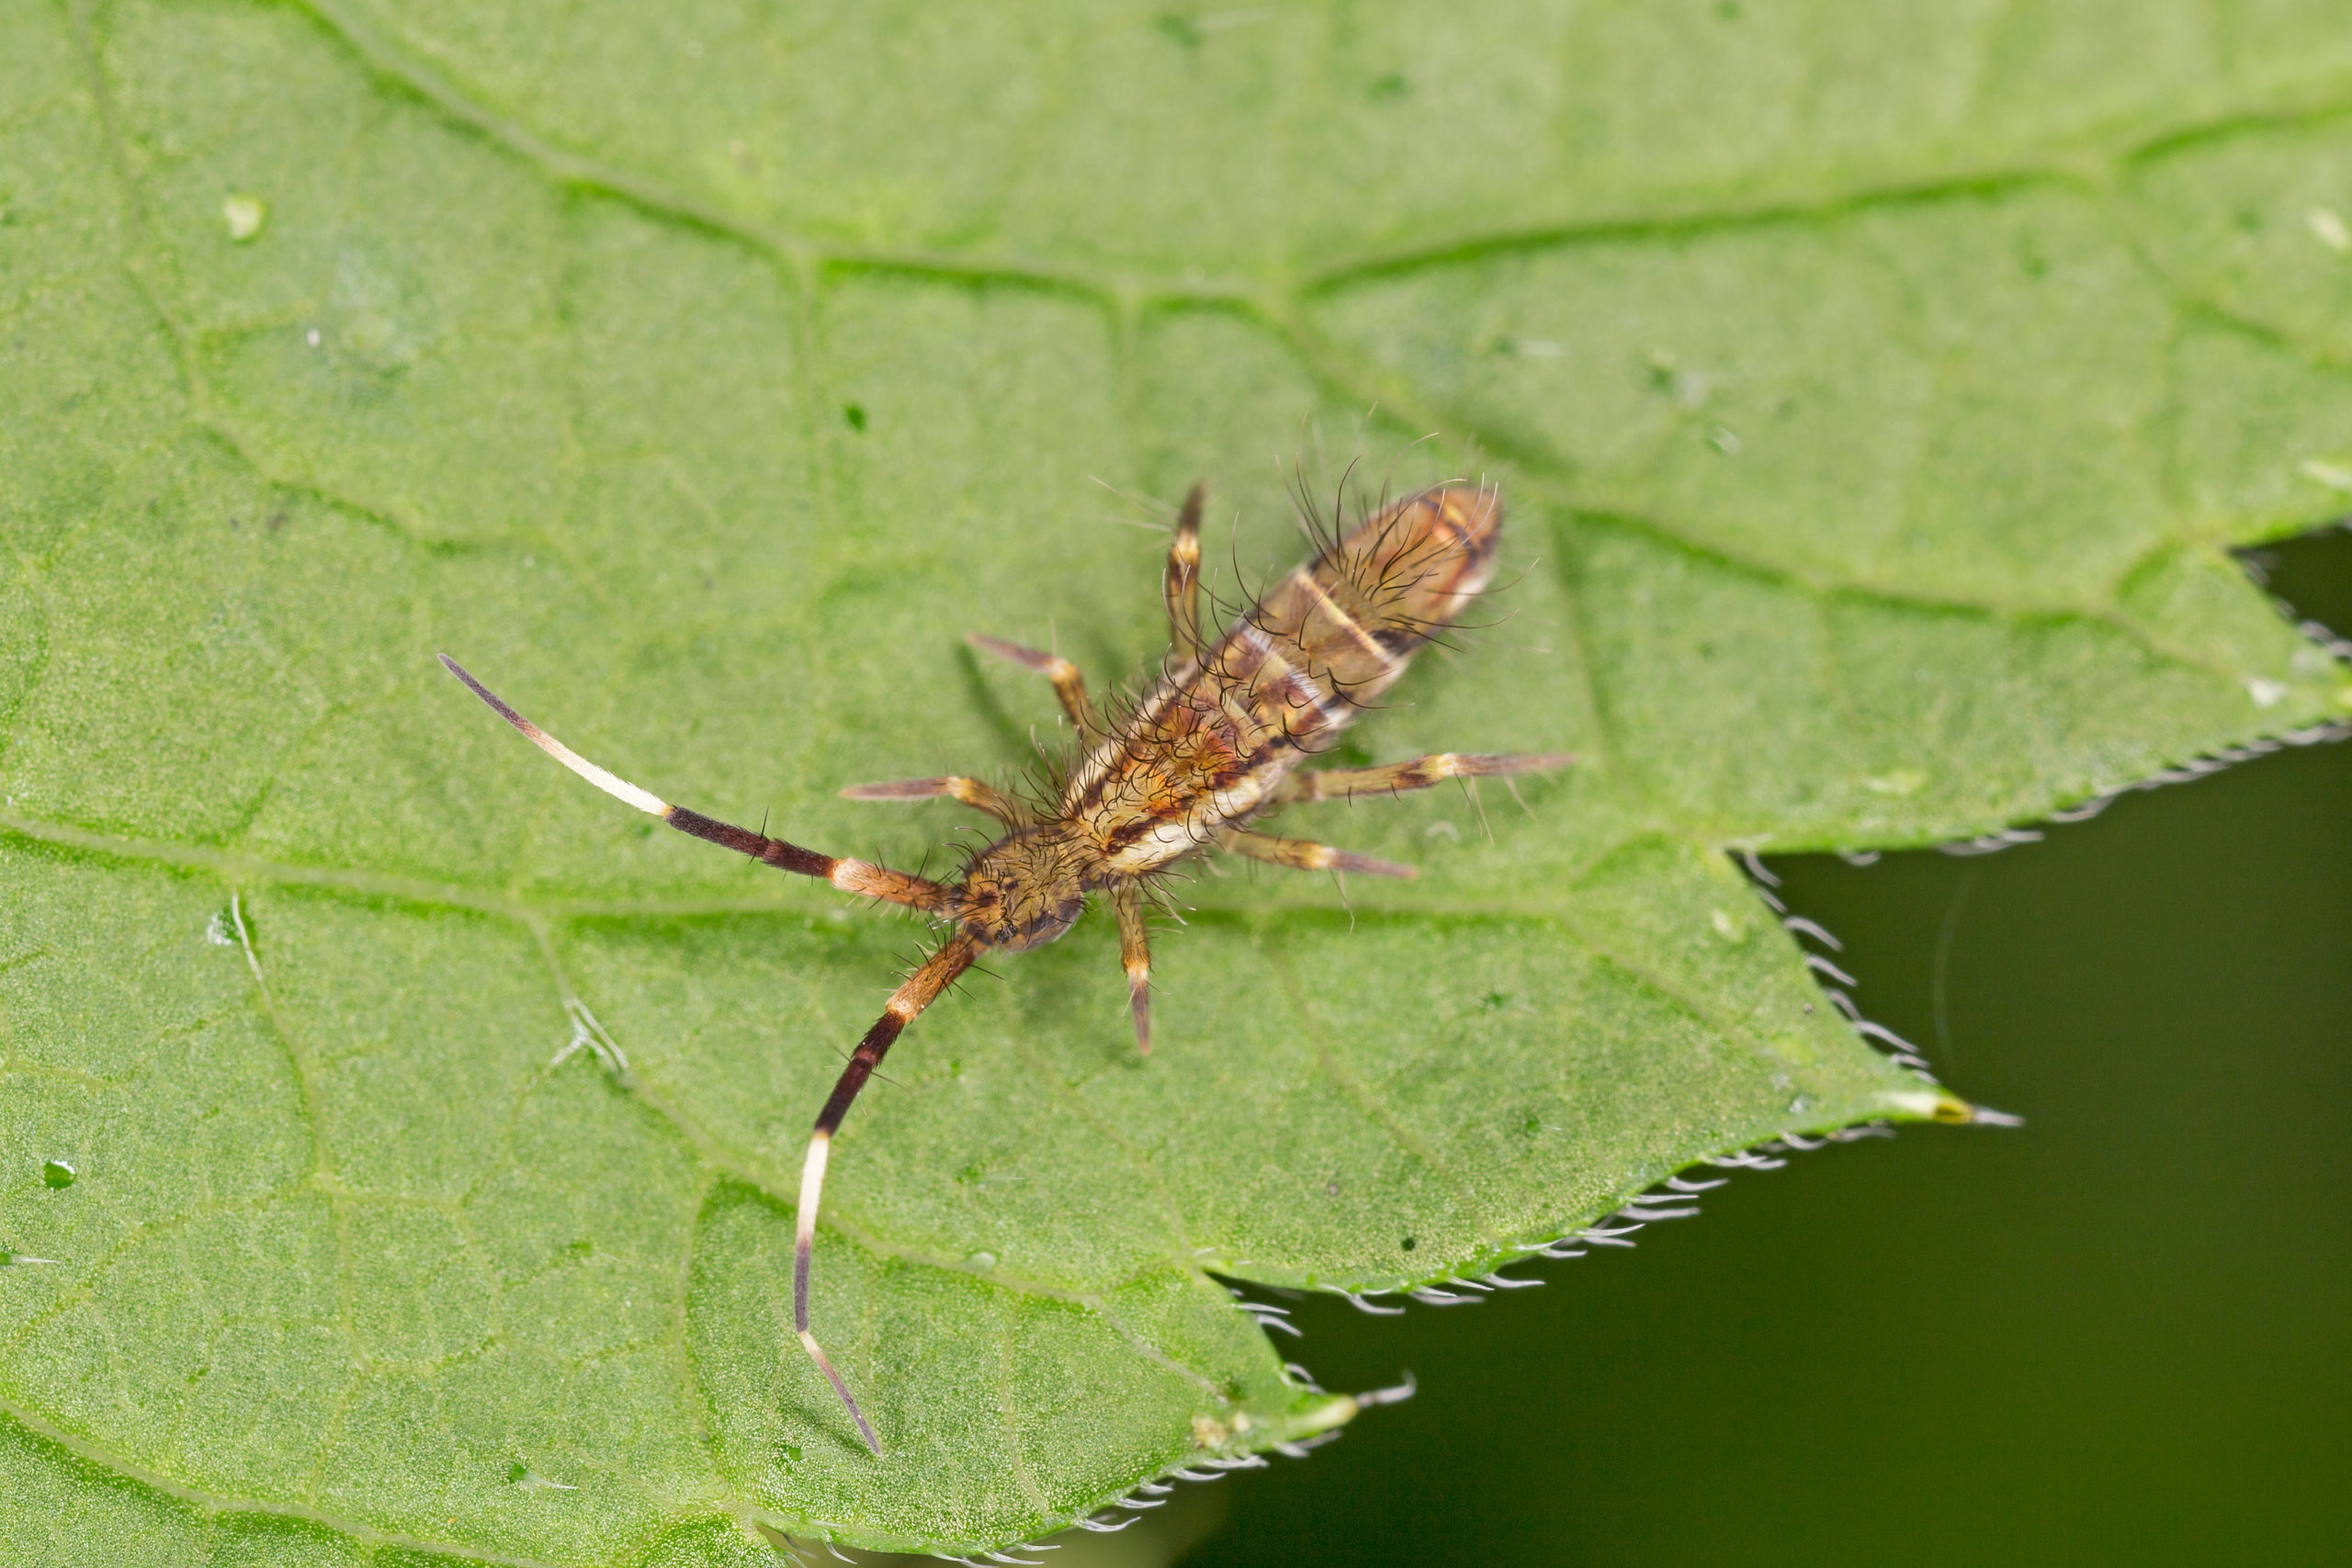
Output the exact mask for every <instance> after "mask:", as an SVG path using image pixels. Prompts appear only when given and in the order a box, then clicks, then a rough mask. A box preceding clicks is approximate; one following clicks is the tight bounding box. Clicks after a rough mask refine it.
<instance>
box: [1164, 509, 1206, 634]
mask: <svg viewBox="0 0 2352 1568" xmlns="http://www.w3.org/2000/svg"><path fill="white" fill-rule="evenodd" d="M1206 494H1207V491H1205V490H1204V488H1203V487H1202V486H1200V485H1197V484H1196V485H1194V486H1193V488H1192V490H1191V491H1189V492H1188V493H1187V494H1186V495H1185V497H1184V510H1183V511H1182V512H1180V513H1177V514H1176V537H1175V539H1174V540H1173V541H1172V542H1170V545H1169V547H1168V570H1167V572H1166V573H1165V574H1164V575H1163V576H1162V577H1161V579H1160V586H1159V592H1160V597H1161V598H1163V599H1165V600H1167V601H1168V635H1169V640H1170V642H1172V643H1173V644H1174V645H1175V649H1176V659H1177V661H1178V662H1179V663H1182V662H1184V661H1186V660H1193V659H1198V658H1199V657H1200V655H1201V502H1202V499H1203V498H1204V496H1205V495H1206Z"/></svg>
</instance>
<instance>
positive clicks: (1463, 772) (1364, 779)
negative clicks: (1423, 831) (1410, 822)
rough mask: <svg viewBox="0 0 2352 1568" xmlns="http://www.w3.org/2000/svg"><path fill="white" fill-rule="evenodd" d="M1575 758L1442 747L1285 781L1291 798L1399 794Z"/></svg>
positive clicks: (1536, 769) (1543, 768)
mask: <svg viewBox="0 0 2352 1568" xmlns="http://www.w3.org/2000/svg"><path fill="white" fill-rule="evenodd" d="M1574 761H1576V758H1575V757H1573V756H1571V755H1569V754H1568V753H1566V752H1565V751H1544V752H1534V753H1530V754H1525V755H1519V754H1512V755H1502V756H1498V755H1490V754H1482V753H1476V752H1468V751H1438V752H1433V753H1431V754H1430V755H1429V756H1426V757H1416V758H1414V759H1413V760H1412V761H1409V762H1391V763H1388V764H1387V765H1386V766H1385V767H1378V768H1331V769H1328V770H1326V771H1325V772H1322V773H1293V774H1291V776H1290V777H1289V778H1287V779H1285V780H1284V781H1283V793H1282V796H1281V798H1282V799H1283V800H1284V801H1286V802H1298V801H1308V800H1351V799H1353V798H1355V797H1356V796H1357V795H1400V794H1402V793H1403V792H1405V791H1406V790H1408V789H1429V788H1431V787H1432V786H1434V785H1437V784H1442V783H1444V782H1445V781H1446V780H1447V779H1481V778H1498V777H1502V778H1508V777H1510V776H1511V775H1513V774H1517V773H1550V772H1552V771H1553V770H1554V769H1555V768H1565V767H1567V766H1568V765H1569V764H1571V763H1573V762H1574Z"/></svg>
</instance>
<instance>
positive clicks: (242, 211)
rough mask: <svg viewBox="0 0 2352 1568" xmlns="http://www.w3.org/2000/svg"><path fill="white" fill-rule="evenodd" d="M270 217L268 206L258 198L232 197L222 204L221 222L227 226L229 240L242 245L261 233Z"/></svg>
mask: <svg viewBox="0 0 2352 1568" xmlns="http://www.w3.org/2000/svg"><path fill="white" fill-rule="evenodd" d="M268 217H269V207H268V204H267V203H266V202H264V201H263V200H262V198H261V197H257V196H242V195H240V196H232V197H227V198H226V199H225V200H223V201H222V202H221V203H220V221H221V222H222V223H223V224H225V225H226V226H227V228H228V230H229V238H230V239H231V240H232V241H233V242H235V243H238V244H241V245H242V244H243V243H245V242H246V241H247V240H250V239H252V238H253V237H254V235H256V234H258V233H260V232H261V226H262V224H263V223H264V222H265V221H266V220H268Z"/></svg>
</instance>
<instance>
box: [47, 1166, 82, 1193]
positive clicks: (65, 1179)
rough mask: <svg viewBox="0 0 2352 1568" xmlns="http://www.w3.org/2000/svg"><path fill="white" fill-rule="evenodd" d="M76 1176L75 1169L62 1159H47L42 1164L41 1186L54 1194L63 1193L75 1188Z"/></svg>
mask: <svg viewBox="0 0 2352 1568" xmlns="http://www.w3.org/2000/svg"><path fill="white" fill-rule="evenodd" d="M76 1174H77V1172H76V1171H75V1170H74V1168H73V1167H72V1166H70V1165H68V1164H66V1163H65V1162H64V1161H63V1160H62V1159H45V1160H43V1161H41V1162H40V1184H41V1185H42V1186H43V1187H46V1188H48V1189H49V1190H51V1191H52V1192H59V1191H62V1190H65V1189H66V1188H68V1187H71V1186H73V1185H74V1176H75V1175H76Z"/></svg>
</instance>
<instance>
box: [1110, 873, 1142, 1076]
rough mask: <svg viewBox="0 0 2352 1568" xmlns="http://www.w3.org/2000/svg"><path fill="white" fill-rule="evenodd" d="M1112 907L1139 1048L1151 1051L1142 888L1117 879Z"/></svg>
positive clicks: (1128, 1003)
mask: <svg viewBox="0 0 2352 1568" xmlns="http://www.w3.org/2000/svg"><path fill="white" fill-rule="evenodd" d="M1111 908H1113V909H1114V911H1116V913H1117V914H1118V917H1119V964H1120V966H1121V967H1123V968H1125V970H1126V972H1127V1010H1129V1011H1130V1012H1132V1013H1134V1014H1135V1019H1136V1052H1137V1053H1138V1054H1140V1055H1146V1056H1148V1055H1151V939H1150V936H1149V933H1148V932H1147V931H1145V930H1144V924H1143V888H1142V887H1141V886H1139V885H1138V884H1136V883H1134V882H1120V883H1114V884H1113V885H1112V887H1111Z"/></svg>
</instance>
